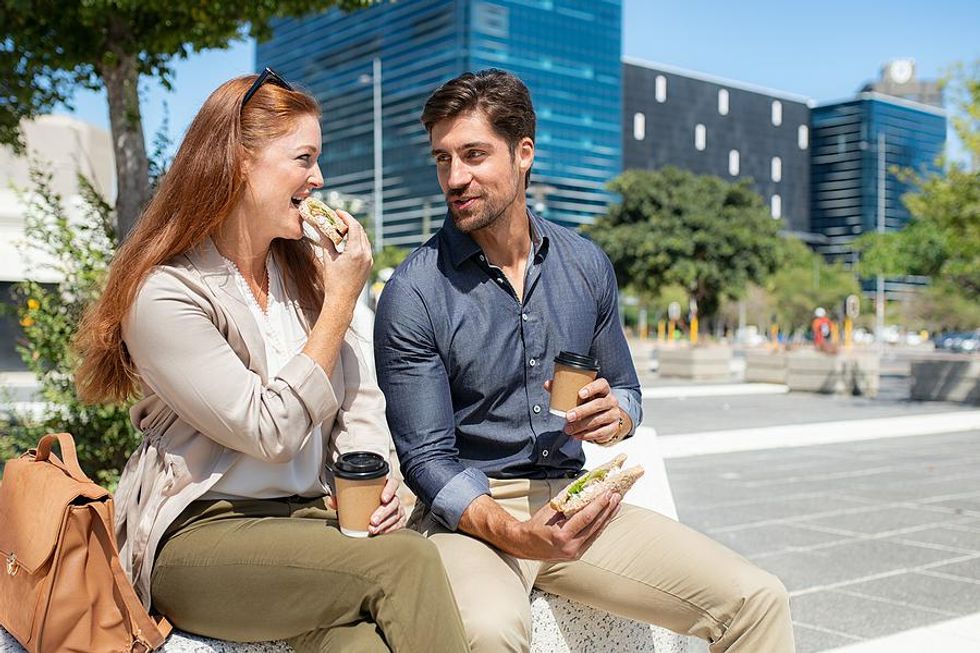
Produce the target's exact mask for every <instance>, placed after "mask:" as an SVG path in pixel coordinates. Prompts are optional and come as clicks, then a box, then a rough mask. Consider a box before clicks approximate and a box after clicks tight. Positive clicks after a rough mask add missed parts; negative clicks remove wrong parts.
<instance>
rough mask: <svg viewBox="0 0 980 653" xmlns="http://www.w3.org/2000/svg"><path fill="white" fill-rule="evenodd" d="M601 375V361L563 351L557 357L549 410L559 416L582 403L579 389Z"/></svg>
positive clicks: (563, 415)
mask: <svg viewBox="0 0 980 653" xmlns="http://www.w3.org/2000/svg"><path fill="white" fill-rule="evenodd" d="M598 375H599V362H598V361H597V360H596V359H595V358H592V357H591V356H583V355H581V354H574V353H572V352H567V351H563V352H561V353H559V354H558V356H556V357H555V373H554V377H553V378H552V380H551V407H550V409H549V412H550V413H551V414H552V415H557V416H558V417H565V413H566V412H568V411H570V410H571V409H573V408H575V407H576V406H579V405H581V403H582V401H581V400H580V399H579V396H578V391H579V390H581V389H582V388H584V387H585V386H586V385H588V384H589V383H591V382H592V381H594V380H595V378H596V377H597V376H598Z"/></svg>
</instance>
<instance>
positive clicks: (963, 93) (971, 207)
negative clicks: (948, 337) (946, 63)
mask: <svg viewBox="0 0 980 653" xmlns="http://www.w3.org/2000/svg"><path fill="white" fill-rule="evenodd" d="M946 93H947V98H948V99H949V100H950V101H951V103H952V104H953V105H954V116H953V127H954V129H955V130H956V132H957V134H958V136H959V138H960V140H961V141H962V142H963V144H964V145H965V146H966V149H967V153H968V155H969V156H970V157H971V162H970V164H969V165H962V164H959V163H955V162H950V161H944V162H943V170H942V171H941V172H940V173H938V174H932V175H927V176H917V175H916V174H915V172H914V171H904V172H902V173H901V174H902V175H904V176H905V177H906V178H907V179H911V180H913V181H914V182H915V183H916V184H917V186H918V190H917V192H914V193H910V194H908V195H906V196H905V197H903V198H902V199H903V201H904V202H905V204H906V206H908V208H909V212H910V213H911V214H912V221H911V222H910V223H909V224H908V226H906V227H905V228H904V229H903V230H902V231H900V232H897V233H892V234H884V235H878V234H868V235H867V236H864V237H862V238H861V239H859V240H858V241H856V242H857V247H858V248H859V249H860V250H861V251H862V261H861V273H862V274H877V273H879V272H880V273H883V274H896V275H898V274H925V275H929V276H932V277H934V278H936V279H941V280H942V282H943V283H941V284H940V285H939V286H937V291H943V290H945V291H948V292H953V293H955V294H958V295H961V296H962V299H964V300H968V301H974V302H975V301H977V300H978V299H980V167H978V163H980V61H978V62H976V63H974V64H973V65H972V67H970V68H967V67H966V66H962V65H960V66H957V67H956V68H955V69H954V71H953V73H952V74H951V76H950V78H949V79H948V81H947V84H946ZM955 304H957V302H956V301H953V300H951V304H950V305H955Z"/></svg>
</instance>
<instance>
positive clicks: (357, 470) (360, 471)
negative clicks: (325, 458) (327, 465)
mask: <svg viewBox="0 0 980 653" xmlns="http://www.w3.org/2000/svg"><path fill="white" fill-rule="evenodd" d="M333 470H334V474H335V475H337V476H338V477H340V478H345V479H349V480H355V481H368V480H371V479H374V478H380V477H382V476H386V475H387V474H388V462H387V461H386V460H385V459H384V458H382V457H381V456H379V455H378V454H376V453H374V452H372V451H350V452H348V453H345V454H341V455H340V457H339V458H337V462H336V463H335V464H334V466H333Z"/></svg>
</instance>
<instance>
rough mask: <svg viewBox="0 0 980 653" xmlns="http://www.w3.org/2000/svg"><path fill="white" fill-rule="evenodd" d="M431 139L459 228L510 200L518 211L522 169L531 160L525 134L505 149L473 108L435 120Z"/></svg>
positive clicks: (471, 226) (484, 220)
mask: <svg viewBox="0 0 980 653" xmlns="http://www.w3.org/2000/svg"><path fill="white" fill-rule="evenodd" d="M431 141H432V156H433V159H435V163H436V172H437V175H438V177H439V186H440V188H442V192H443V193H444V194H445V196H446V203H447V204H448V206H449V214H450V215H451V216H452V217H453V222H455V223H456V227H457V228H458V229H459V230H460V231H462V232H463V233H470V232H472V231H476V230H478V229H483V228H485V227H488V226H490V225H492V224H493V223H495V222H496V221H497V220H499V219H500V218H501V217H502V216H504V215H505V214H506V213H507V211H508V210H509V209H511V208H513V207H515V206H517V207H519V210H521V212H523V210H524V203H525V198H524V175H525V173H526V172H527V171H528V170H529V169H530V168H531V164H532V163H533V161H534V143H533V142H532V141H531V139H530V138H525V139H523V140H522V141H521V142H519V143H518V144H517V147H516V148H515V151H511V148H510V147H509V146H508V144H507V141H505V140H504V139H503V138H501V137H500V136H498V135H497V134H496V133H495V132H494V130H493V127H491V126H490V123H489V122H488V121H487V119H486V116H484V115H483V112H482V111H479V110H477V111H472V112H470V113H465V114H461V115H459V116H456V117H455V118H447V119H445V120H442V121H441V122H438V123H436V124H435V125H434V126H433V127H432V134H431Z"/></svg>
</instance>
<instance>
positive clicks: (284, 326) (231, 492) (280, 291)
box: [202, 252, 329, 499]
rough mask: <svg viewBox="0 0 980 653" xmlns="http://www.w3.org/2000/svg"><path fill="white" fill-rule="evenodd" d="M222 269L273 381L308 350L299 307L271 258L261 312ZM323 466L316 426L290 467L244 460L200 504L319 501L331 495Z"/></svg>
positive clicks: (230, 265) (238, 274) (238, 276)
mask: <svg viewBox="0 0 980 653" xmlns="http://www.w3.org/2000/svg"><path fill="white" fill-rule="evenodd" d="M225 265H227V266H228V268H229V270H230V271H231V273H232V275H233V276H234V278H235V283H236V284H237V285H238V290H239V291H240V292H241V294H242V297H244V298H245V301H246V302H247V303H248V306H249V310H250V312H251V313H252V317H253V318H255V322H256V324H258V326H259V331H261V332H262V335H263V339H264V340H265V355H266V360H267V362H268V370H269V377H270V378H271V377H273V376H275V375H276V374H277V373H278V372H279V370H280V369H282V367H283V365H285V364H286V363H287V362H288V361H289V360H290V359H292V358H293V356H295V355H296V354H297V353H298V352H299V351H300V350H301V349H302V348H303V347H304V346H305V345H306V338H307V334H306V331H305V330H304V329H303V325H302V323H301V322H300V319H299V315H298V311H299V310H300V309H299V306H298V304H297V303H296V302H295V301H294V300H291V299H289V298H288V297H287V296H286V287H285V283H284V282H283V279H282V275H281V273H280V271H279V267H278V266H277V265H276V262H275V258H274V257H273V256H272V254H271V252H270V254H269V257H268V258H267V259H266V270H267V273H268V275H269V278H268V287H269V297H268V300H267V303H266V310H265V311H264V312H263V310H262V308H261V307H260V306H259V303H258V302H257V301H256V299H255V296H254V295H253V294H252V290H251V288H249V286H248V283H247V282H246V281H245V278H244V277H243V276H242V274H241V271H239V269H238V267H237V266H236V265H235V264H234V263H233V262H231V261H229V260H228V259H225ZM325 462H326V461H325V459H324V442H323V434H322V432H321V429H320V426H319V425H317V426H314V427H313V430H312V431H311V432H310V434H309V436H308V437H307V440H306V442H305V443H304V444H303V446H302V447H301V448H300V449H299V451H298V452H297V453H296V456H294V457H293V459H292V460H290V461H289V462H285V463H269V462H263V461H261V460H258V459H256V458H244V457H243V458H242V459H241V460H240V461H239V462H237V463H236V464H235V465H234V466H233V467H231V468H230V469H229V470H228V471H227V472H225V474H224V475H223V476H222V477H221V480H219V481H218V482H217V483H215V485H214V487H212V488H211V490H210V491H209V492H208V493H207V494H205V495H204V496H203V497H202V499H233V498H248V499H271V498H276V497H288V496H292V495H299V496H307V497H314V496H323V495H325V494H327V493H329V489H328V488H327V485H326V475H325V472H324V464H325Z"/></svg>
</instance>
